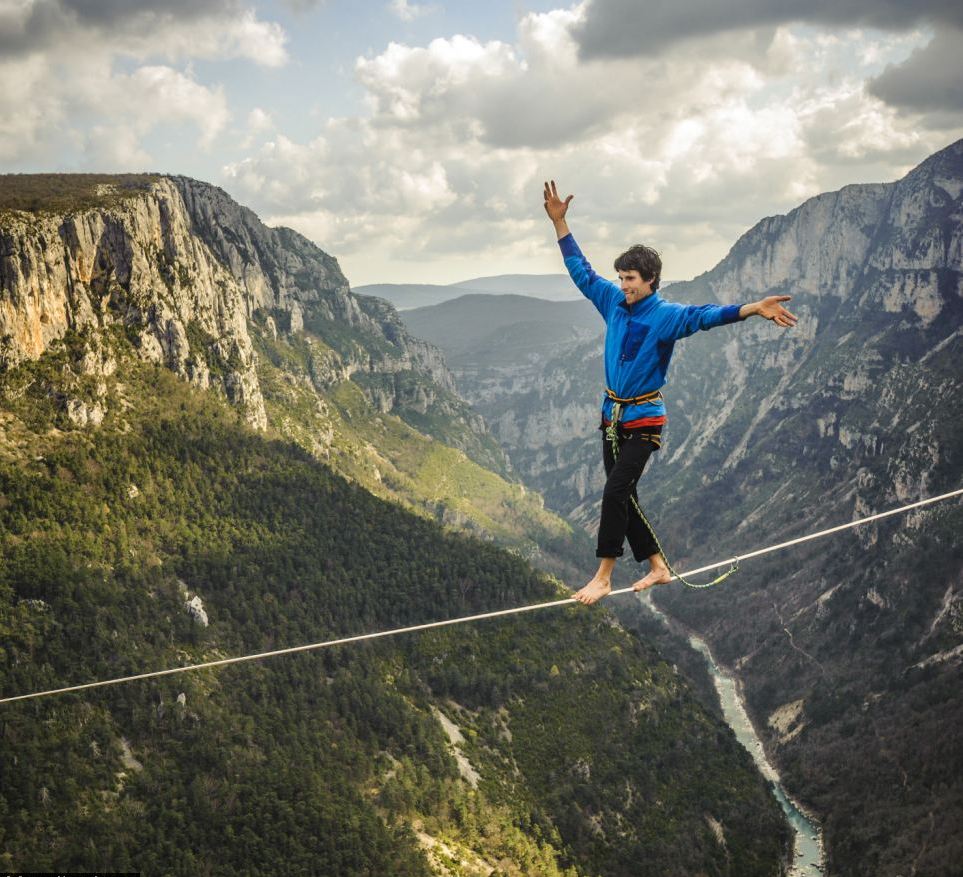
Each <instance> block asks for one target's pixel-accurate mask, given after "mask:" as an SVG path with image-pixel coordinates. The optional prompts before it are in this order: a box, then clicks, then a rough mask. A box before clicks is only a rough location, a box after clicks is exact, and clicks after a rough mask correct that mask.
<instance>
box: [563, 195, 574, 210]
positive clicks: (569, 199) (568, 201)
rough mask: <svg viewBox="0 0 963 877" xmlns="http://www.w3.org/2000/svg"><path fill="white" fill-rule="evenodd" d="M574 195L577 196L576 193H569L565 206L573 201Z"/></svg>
mask: <svg viewBox="0 0 963 877" xmlns="http://www.w3.org/2000/svg"><path fill="white" fill-rule="evenodd" d="M574 197H575V196H574V195H569V196H568V198H566V199H565V206H566V207H568V205H569V204H570V203H571V201H572V199H573V198H574Z"/></svg>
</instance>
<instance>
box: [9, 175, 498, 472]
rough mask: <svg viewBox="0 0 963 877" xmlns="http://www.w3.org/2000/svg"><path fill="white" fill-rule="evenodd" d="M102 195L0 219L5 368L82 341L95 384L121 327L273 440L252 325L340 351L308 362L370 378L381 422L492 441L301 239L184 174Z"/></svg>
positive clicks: (433, 363) (88, 418)
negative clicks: (448, 428) (403, 417)
mask: <svg viewBox="0 0 963 877" xmlns="http://www.w3.org/2000/svg"><path fill="white" fill-rule="evenodd" d="M107 188H110V187H109V186H108V187H107ZM102 194H103V195H104V198H103V204H102V206H94V205H95V204H96V200H97V199H92V203H85V206H83V207H82V208H80V209H77V210H76V211H73V212H68V213H56V212H43V211H39V212H31V213H26V212H17V211H5V212H3V213H2V214H0V369H2V368H9V367H12V366H15V365H16V364H17V363H19V362H21V361H23V360H25V359H37V358H39V357H40V356H41V355H42V354H43V353H44V352H45V351H46V350H47V349H48V348H49V347H50V345H51V344H52V343H53V342H54V341H57V340H59V339H62V338H64V337H65V336H66V335H67V334H68V333H69V332H74V333H76V334H78V335H80V336H83V339H84V343H85V344H86V345H87V353H84V354H83V355H82V360H83V362H82V364H80V365H79V366H78V368H77V369H76V371H78V372H79V373H80V374H91V373H92V372H91V371H90V369H95V366H94V365H93V364H92V363H93V360H92V359H91V358H92V357H97V356H101V355H102V352H103V348H104V346H105V345H104V338H105V337H106V336H107V330H108V329H110V328H111V327H118V328H121V329H122V330H123V331H124V332H125V333H126V334H127V335H128V336H129V337H130V338H131V340H132V341H133V343H134V345H135V347H136V348H137V350H138V352H139V354H140V355H141V356H142V357H143V358H144V359H146V360H148V361H151V362H156V363H158V364H162V365H165V366H167V367H168V368H170V369H172V370H173V371H174V372H175V373H177V374H178V375H179V376H181V377H182V378H184V379H185V380H188V381H190V382H191V383H192V384H194V385H195V386H198V387H200V388H212V389H215V390H217V391H218V392H220V393H222V394H223V395H224V396H225V397H226V398H227V399H229V400H230V401H231V402H232V403H234V404H235V405H237V406H238V407H240V408H241V409H242V410H243V411H244V412H245V414H246V416H247V418H248V420H249V421H250V422H251V423H252V424H254V425H256V426H258V427H261V428H263V427H264V426H266V424H267V415H266V412H265V406H264V400H263V396H262V390H261V387H260V385H259V381H258V374H257V368H256V365H257V357H256V353H255V350H254V344H253V341H252V336H251V330H252V324H253V323H254V322H258V323H259V324H260V325H261V326H262V327H263V329H264V331H265V333H266V334H268V335H269V336H270V337H273V338H274V339H276V338H277V337H278V334H279V333H281V334H285V335H297V334H298V333H300V332H301V331H303V330H304V329H305V328H306V325H307V327H309V328H311V329H312V330H313V331H314V332H315V333H316V334H317V335H318V336H320V337H321V338H322V339H323V340H324V341H325V342H326V343H327V344H328V345H330V347H329V348H326V349H325V351H324V353H323V354H318V355H316V356H314V357H313V358H312V368H311V375H310V377H311V380H312V382H313V383H314V385H315V386H316V387H317V388H318V389H319V390H325V389H328V388H330V387H332V386H334V385H335V384H337V383H340V382H341V381H344V380H347V379H348V378H351V377H352V376H354V375H359V376H364V377H365V380H359V381H358V383H359V386H361V387H362V388H363V389H364V391H365V392H366V393H367V394H368V396H369V399H370V400H371V402H372V403H373V404H374V405H375V406H376V407H377V408H378V410H380V411H383V412H388V411H397V412H399V413H402V414H403V413H404V412H405V411H411V412H414V413H415V414H416V415H418V414H421V415H424V414H425V413H427V412H428V411H432V413H433V414H434V415H437V416H439V417H442V418H449V419H451V420H453V421H457V422H458V423H459V424H461V425H462V426H463V427H464V428H465V430H466V431H467V432H468V433H471V434H473V435H475V436H487V430H486V427H485V424H484V421H483V420H482V419H481V418H480V417H479V416H478V415H476V414H473V413H471V412H470V411H469V410H468V409H467V407H466V406H465V405H464V404H463V403H462V402H461V401H460V400H459V399H458V397H457V396H456V395H455V393H454V381H453V378H452V376H451V374H450V372H449V371H448V369H447V367H446V365H445V363H444V360H443V358H442V356H441V354H440V352H439V351H438V350H437V349H436V348H435V347H433V346H432V345H430V344H427V343H425V342H423V341H419V340H417V339H414V338H412V337H411V336H410V335H409V334H408V333H407V331H406V330H405V328H404V325H403V324H402V323H401V321H400V320H399V319H398V316H397V313H396V312H395V310H394V308H393V307H392V306H391V305H389V304H388V303H387V302H384V301H381V300H379V299H374V298H369V297H363V296H355V295H353V294H352V293H351V291H350V289H349V287H348V282H347V280H346V279H345V277H344V275H343V274H342V273H341V270H340V268H339V267H338V263H337V260H336V259H334V258H332V257H331V256H329V255H328V254H327V253H324V252H323V251H322V250H320V249H319V248H318V247H317V246H315V245H314V244H313V243H311V242H310V241H308V240H307V239H306V238H304V237H302V236H301V235H299V234H298V233H297V232H294V231H292V230H291V229H286V228H268V227H267V226H265V225H264V224H263V223H262V222H261V221H260V220H259V219H258V218H257V216H256V215H255V214H254V213H253V212H252V211H251V210H249V209H247V208H245V207H242V206H241V205H239V204H237V203H236V202H235V201H234V200H233V199H231V198H230V196H228V195H227V194H226V193H225V192H224V191H222V190H221V189H218V188H217V187H215V186H212V185H209V184H207V183H202V182H199V181H197V180H192V179H189V178H187V177H155V178H151V179H150V180H149V181H148V182H147V183H146V184H145V185H144V186H142V187H140V188H137V189H132V190H129V191H125V192H124V193H123V197H108V196H109V195H111V194H116V193H109V192H106V191H105V192H103V193H102ZM108 346H109V345H108ZM115 366H116V363H115ZM95 370H96V369H95ZM61 395H62V396H63V398H62V399H61V405H62V409H63V411H64V414H65V416H66V418H67V420H68V421H69V422H70V423H71V424H73V425H74V426H77V427H83V426H97V425H99V423H100V422H101V421H102V420H103V417H104V413H105V405H106V401H105V399H104V393H103V392H100V393H96V394H95V398H94V399H93V400H91V399H76V398H72V397H71V396H70V394H69V393H63V394H61ZM489 441H490V440H489ZM476 443H477V442H476ZM470 444H471V442H468V443H467V445H470ZM502 468H504V464H503V466H502Z"/></svg>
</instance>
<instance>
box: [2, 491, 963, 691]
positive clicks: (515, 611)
mask: <svg viewBox="0 0 963 877" xmlns="http://www.w3.org/2000/svg"><path fill="white" fill-rule="evenodd" d="M961 495H963V488H959V489H958V490H953V491H950V492H949V493H943V494H940V495H939V496H931V497H928V498H927V499H921V500H918V501H917V502H913V503H910V504H909V505H904V506H900V507H899V508H896V509H889V510H888V511H885V512H877V513H876V514H875V515H869V516H868V517H865V518H858V519H857V520H855V521H850V522H849V523H846V524H837V525H836V526H835V527H830V528H829V529H828V530H820V531H819V532H817V533H809V534H808V535H806V536H797V537H796V538H795V539H790V540H789V541H788V542H780V543H778V544H777V545H767V546H766V547H765V548H757V549H756V550H755V551H749V552H747V553H746V554H743V555H741V556H739V557H733V558H730V559H727V560H719V561H714V562H713V563H710V564H707V565H706V566H700V567H699V568H698V569H690V570H687V571H686V572H685V573H684V574H685V575H689V576H694V575H698V574H699V573H703V572H709V570H713V569H718V568H719V567H720V566H725V565H726V564H727V563H728V564H730V565H732V564H737V563H738V562H739V561H740V560H748V559H749V558H751V557H759V556H760V555H762V554H770V553H772V552H773V551H783V550H784V549H786V548H791V547H792V546H793V545H799V544H801V543H803V542H811V541H812V540H813V539H821V538H822V537H823V536H831V535H832V534H833V533H839V532H840V531H842V530H848V529H850V528H852V527H858V526H860V525H862V524H869V523H872V522H873V521H878V520H880V519H881V518H888V517H890V515H898V514H900V513H902V512H908V511H910V509H916V508H919V507H920V506H925V505H930V504H932V503H934V502H942V501H943V500H945V499H951V498H952V497H954V496H961ZM673 575H675V576H676V577H677V578H681V576H679V575H678V574H673ZM633 590H634V589H633V588H632V586H631V585H630V586H629V587H627V588H617V589H616V590H614V591H611V592H610V593H609V596H610V597H614V596H616V595H617V594H627V593H629V592H630V591H633ZM575 602H576V600H575V598H574V597H565V598H563V599H561V600H549V601H546V602H545V603H530V604H529V605H528V606H515V607H513V608H511V609H496V610H494V611H493V612H481V613H479V614H478V615H465V616H462V617H461V618H448V619H446V620H444V621H429V622H427V623H425V624H413V625H411V626H410V627H396V628H394V629H393V630H379V631H376V632H375V633H362V634H358V635H356V636H346V637H341V638H340V639H329V640H325V641H323V642H319V643H308V644H307V645H301V646H289V647H288V648H284V649H274V650H273V651H270V652H257V653H255V654H252V655H238V656H236V657H234V658H221V659H219V660H217V661H205V662H204V663H202V664H187V665H186V666H183V667H170V668H168V669H167V670H153V671H151V672H149V673H137V674H135V675H133V676H119V677H117V678H115V679H101V680H99V681H97V682H84V683H82V684H80V685H68V686H66V687H65V688H52V689H49V690H47V691H34V692H31V693H30V694H17V695H14V696H13V697H0V704H4V703H13V702H14V701H18V700H30V699H32V698H37V697H51V696H53V695H55V694H66V693H67V692H70V691H85V690H87V689H90V688H103V687H104V686H106V685H119V684H120V683H122V682H133V681H135V680H137V679H154V678H156V677H158V676H170V675H172V674H174V673H187V672H190V671H193V670H208V669H210V668H212V667H225V666H227V665H228V664H240V663H242V662H244V661H259V660H262V659H264V658H273V657H277V656H278V655H291V654H294V653H295V652H308V651H312V650H315V649H325V648H330V647H331V646H340V645H345V644H347V643H355V642H361V641H363V640H370V639H381V638H382V637H386V636H397V635H398V634H402V633H414V632H415V631H417V630H429V629H431V628H435V627H448V626H450V625H452V624H465V623H467V622H469V621H481V620H483V619H485V618H500V617H503V616H506V615H520V614H521V613H522V612H535V611H537V610H539V609H550V608H552V607H554V606H567V605H570V604H572V603H575Z"/></svg>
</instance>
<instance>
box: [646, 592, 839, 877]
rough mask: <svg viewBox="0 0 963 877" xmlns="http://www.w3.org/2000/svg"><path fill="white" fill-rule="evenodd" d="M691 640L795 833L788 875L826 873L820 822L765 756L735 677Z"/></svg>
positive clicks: (807, 876)
mask: <svg viewBox="0 0 963 877" xmlns="http://www.w3.org/2000/svg"><path fill="white" fill-rule="evenodd" d="M641 602H642V605H643V606H645V607H646V608H647V609H648V610H649V611H650V612H652V613H653V614H654V615H656V616H657V617H658V618H659V619H660V620H661V621H662V622H663V623H666V624H667V623H668V619H667V618H666V617H665V615H664V614H663V613H662V612H660V611H659V610H658V609H656V607H655V606H654V605H653V604H652V602H651V600H647V599H644V598H643V599H642V601H641ZM689 643H690V644H691V646H692V647H693V648H694V649H695V650H696V651H697V652H699V653H700V654H701V655H702V656H703V657H704V658H705V659H706V663H707V664H708V665H709V672H710V674H711V675H712V681H713V683H714V684H715V687H716V692H717V693H718V695H719V701H720V703H721V704H722V713H723V716H724V717H725V720H726V722H727V723H728V724H729V726H730V727H731V728H732V730H733V731H735V734H736V738H737V739H738V740H739V742H740V743H741V744H742V745H743V746H744V747H745V749H746V750H747V751H748V753H749V754H750V755H751V756H752V760H753V761H754V762H755V763H756V767H757V768H758V769H759V772H760V773H761V774H762V775H763V776H764V777H765V778H766V779H767V780H769V782H770V783H771V785H772V790H773V794H774V795H775V796H776V800H777V801H778V802H779V804H780V806H781V807H782V809H783V812H784V813H785V814H786V818H787V819H788V820H789V824H790V825H791V826H792V829H793V832H794V834H795V841H794V844H795V848H794V850H793V862H792V865H791V867H790V870H789V877H820V875H822V874H823V873H824V872H823V866H822V861H823V842H822V831H821V830H820V828H819V825H818V824H817V823H815V822H814V821H813V820H812V819H810V818H809V817H808V816H807V815H806V814H805V813H804V812H803V811H802V810H801V809H800V807H799V806H798V805H797V804H796V803H795V802H794V801H793V800H792V798H790V797H789V795H788V794H786V790H785V789H784V788H783V787H782V783H781V782H780V780H779V774H778V773H777V772H776V769H775V768H774V767H773V766H772V764H770V762H769V759H768V758H766V753H765V750H764V749H763V748H762V741H761V740H760V739H759V736H758V735H757V734H756V730H755V728H754V727H753V725H752V722H751V721H750V720H749V715H748V713H747V712H746V708H745V705H744V704H743V702H742V697H741V696H740V694H739V686H738V683H737V682H736V680H735V679H734V678H733V677H732V676H730V675H728V674H727V673H724V672H723V671H722V670H721V669H720V668H719V665H718V664H716V662H715V660H714V659H713V657H712V652H711V651H710V650H709V646H708V645H707V644H706V643H705V641H704V640H702V639H701V638H700V637H698V636H695V635H694V634H693V635H690V636H689Z"/></svg>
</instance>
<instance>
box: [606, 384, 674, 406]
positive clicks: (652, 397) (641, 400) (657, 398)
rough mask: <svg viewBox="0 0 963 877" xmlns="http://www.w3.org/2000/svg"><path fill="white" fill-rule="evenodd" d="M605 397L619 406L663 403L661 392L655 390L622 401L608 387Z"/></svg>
mask: <svg viewBox="0 0 963 877" xmlns="http://www.w3.org/2000/svg"><path fill="white" fill-rule="evenodd" d="M605 395H606V396H608V397H609V398H610V399H611V400H612V401H613V402H615V403H616V404H618V405H645V404H646V403H647V402H661V401H662V391H661V390H653V391H652V392H651V393H643V394H642V395H641V396H629V398H627V399H622V398H621V397H619V396H616V395H615V391H614V390H610V389H609V388H608V387H606V388H605Z"/></svg>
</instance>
